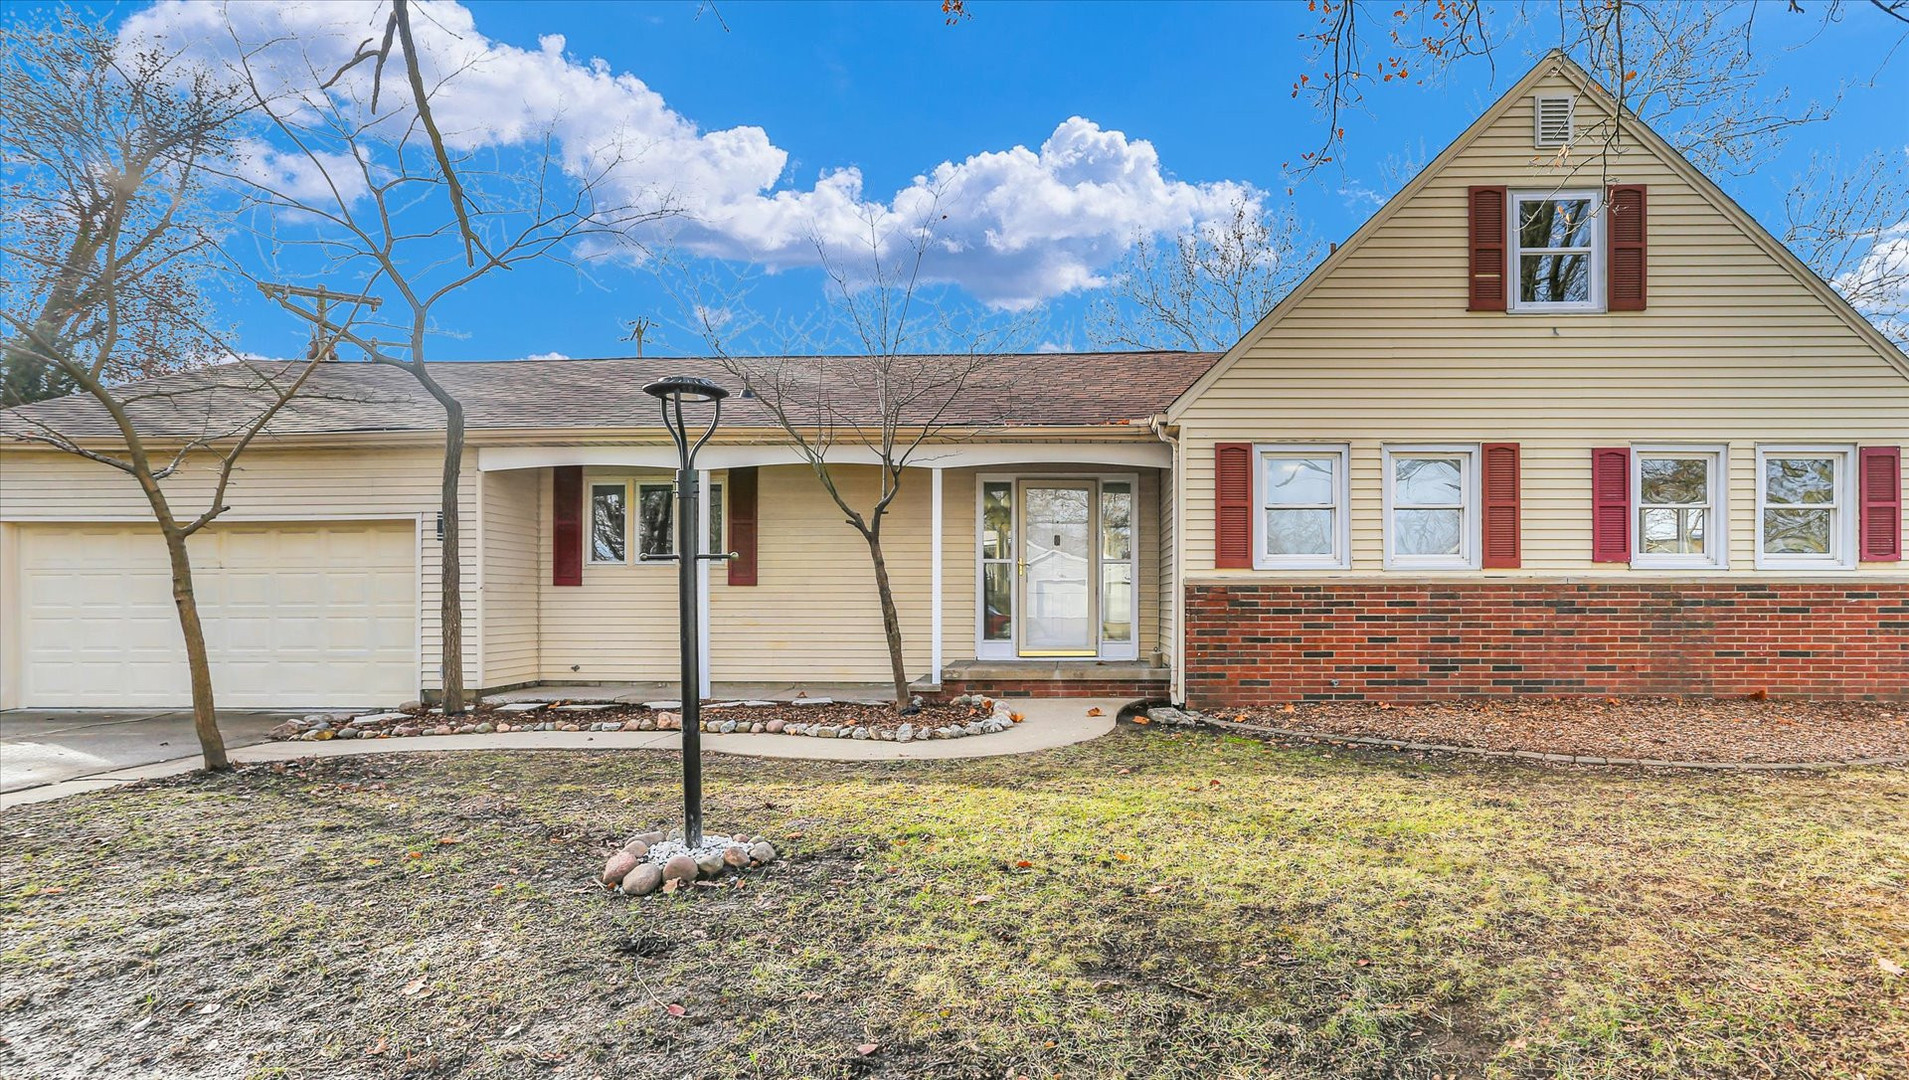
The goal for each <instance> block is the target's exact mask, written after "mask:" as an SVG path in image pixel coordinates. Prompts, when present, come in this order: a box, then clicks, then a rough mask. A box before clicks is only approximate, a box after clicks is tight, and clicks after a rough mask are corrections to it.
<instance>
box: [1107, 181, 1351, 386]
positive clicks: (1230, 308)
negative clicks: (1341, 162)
mask: <svg viewBox="0 0 1909 1080" xmlns="http://www.w3.org/2000/svg"><path fill="white" fill-rule="evenodd" d="M1318 258H1319V244H1318V243H1317V242H1316V241H1315V240H1313V239H1312V238H1311V237H1310V236H1309V235H1308V234H1307V233H1306V231H1305V229H1304V228H1303V227H1302V226H1301V225H1300V223H1299V220H1298V219H1297V218H1296V217H1295V216H1294V215H1293V213H1292V211H1291V210H1290V209H1287V210H1284V211H1282V212H1279V213H1276V214H1275V213H1270V212H1267V211H1265V210H1263V209H1262V208H1261V207H1260V206H1259V204H1258V203H1256V202H1247V201H1241V202H1239V203H1236V204H1235V205H1234V206H1233V213H1232V216H1230V217H1228V218H1225V219H1223V220H1220V221H1213V222H1203V223H1201V224H1198V225H1195V226H1193V227H1192V228H1191V229H1188V230H1187V231H1185V232H1183V233H1180V234H1179V235H1177V236H1173V237H1169V238H1167V239H1166V240H1164V241H1161V240H1156V239H1154V238H1152V237H1149V236H1145V235H1142V236H1138V237H1136V238H1135V239H1134V246H1133V249H1132V250H1131V251H1130V252H1129V253H1128V255H1127V257H1126V259H1125V261H1124V262H1123V263H1122V265H1121V266H1120V267H1119V269H1117V270H1116V271H1115V272H1114V275H1113V282H1112V285H1111V286H1110V287H1109V289H1108V290H1107V292H1106V293H1105V294H1103V295H1102V296H1101V297H1100V298H1098V299H1097V300H1096V301H1095V302H1094V304H1093V305H1092V307H1091V308H1090V309H1089V324H1088V325H1089V333H1090V335H1091V336H1092V337H1093V339H1094V340H1095V341H1096V342H1097V343H1099V344H1101V345H1104V346H1112V347H1118V348H1129V349H1158V348H1181V349H1192V350H1196V351H1197V350H1201V349H1224V348H1226V347H1227V346H1229V345H1231V344H1232V343H1233V342H1235V341H1238V340H1239V339H1240V338H1242V337H1244V336H1246V332H1247V331H1248V330H1250V329H1252V327H1253V324H1254V323H1257V322H1258V321H1259V320H1260V318H1261V317H1262V316H1264V315H1265V314H1266V313H1267V312H1269V311H1271V310H1272V309H1273V305H1275V304H1277V303H1279V301H1280V299H1281V298H1282V297H1284V296H1285V295H1286V294H1287V293H1288V292H1290V291H1292V287H1293V286H1294V285H1297V284H1298V283H1299V279H1300V278H1302V277H1304V276H1305V275H1306V272H1307V271H1308V270H1310V269H1312V266H1313V264H1314V263H1315V262H1317V261H1318Z"/></svg>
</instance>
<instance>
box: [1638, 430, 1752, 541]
mask: <svg viewBox="0 0 1909 1080" xmlns="http://www.w3.org/2000/svg"><path fill="white" fill-rule="evenodd" d="M1647 457H1648V458H1708V459H1710V470H1709V474H1708V477H1707V479H1708V482H1709V489H1710V490H1709V492H1708V495H1707V501H1708V504H1709V509H1710V520H1709V521H1708V522H1707V523H1706V526H1707V527H1706V529H1705V537H1704V547H1705V549H1706V550H1705V552H1704V554H1702V555H1677V554H1669V555H1667V554H1647V553H1646V552H1645V551H1644V531H1643V518H1644V459H1645V458H1647ZM1729 477H1730V448H1729V447H1727V446H1724V445H1721V444H1716V443H1712V444H1695V443H1638V444H1633V445H1632V446H1631V519H1630V531H1631V537H1630V539H1631V565H1632V566H1633V567H1636V568H1637V569H1639V570H1710V569H1717V570H1724V569H1728V568H1729V566H1730V524H1729V523H1730V508H1729V506H1728V505H1727V499H1728V497H1729V491H1730V484H1729Z"/></svg>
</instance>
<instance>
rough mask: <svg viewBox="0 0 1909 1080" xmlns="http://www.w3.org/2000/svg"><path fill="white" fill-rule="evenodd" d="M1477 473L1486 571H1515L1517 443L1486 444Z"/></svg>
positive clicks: (1516, 542)
mask: <svg viewBox="0 0 1909 1080" xmlns="http://www.w3.org/2000/svg"><path fill="white" fill-rule="evenodd" d="M1479 453H1480V455H1481V456H1482V458H1483V461H1482V463H1481V466H1480V469H1479V472H1480V473H1481V476H1480V479H1481V481H1482V484H1481V486H1482V487H1483V488H1484V498H1483V500H1482V510H1483V515H1484V530H1483V531H1484V541H1485V543H1484V558H1483V559H1482V560H1481V561H1482V563H1483V565H1484V566H1485V568H1486V569H1488V570H1492V569H1502V570H1515V569H1517V568H1518V565H1519V561H1520V552H1519V544H1518V541H1519V525H1518V444H1517V443H1486V444H1485V445H1484V446H1482V447H1480V448H1479Z"/></svg>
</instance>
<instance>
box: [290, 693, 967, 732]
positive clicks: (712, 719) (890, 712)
mask: <svg viewBox="0 0 1909 1080" xmlns="http://www.w3.org/2000/svg"><path fill="white" fill-rule="evenodd" d="M503 704H504V703H501V702H500V703H495V704H493V703H485V704H482V705H479V706H477V707H476V708H473V709H468V710H466V711H465V712H463V713H461V714H458V715H455V716H449V717H447V716H445V715H444V714H443V713H440V712H432V711H430V710H428V709H410V710H403V711H393V712H389V713H383V714H376V713H355V714H354V713H326V714H317V713H314V714H312V715H310V716H307V717H304V718H302V719H299V720H290V721H287V722H285V723H284V724H281V725H279V726H278V727H276V728H274V729H273V730H272V732H271V737H272V738H274V739H280V740H285V739H297V738H300V737H302V736H305V735H307V734H308V733H312V732H314V731H315V730H319V729H322V730H323V731H324V732H325V733H326V734H324V735H323V736H322V737H323V738H362V739H385V738H415V737H420V736H427V735H472V734H482V735H489V734H493V733H510V732H515V731H608V730H616V729H622V730H641V731H657V730H665V731H667V730H680V728H679V727H678V725H679V724H680V722H681V717H682V714H681V712H680V711H679V710H666V709H651V708H650V707H648V706H647V705H640V704H625V703H603V702H581V701H577V702H570V701H551V702H549V703H547V705H546V707H544V708H540V709H535V710H530V711H519V710H509V711H507V710H506V709H504V708H503V707H502V706H503ZM565 705H589V706H592V707H590V708H580V709H565V708H563V707H562V706H565ZM596 706H601V707H596ZM989 714H990V708H989V706H987V705H967V704H960V705H957V704H943V703H929V704H923V705H922V706H921V707H920V708H919V709H918V710H916V711H915V712H912V713H908V714H903V713H898V712H896V711H895V708H894V706H892V705H889V704H887V703H871V702H849V701H831V702H827V703H825V704H822V703H818V704H813V705H798V704H794V703H792V702H786V701H777V702H772V703H767V704H755V705H742V704H734V703H728V702H717V703H708V702H706V703H704V705H703V710H702V718H703V720H704V721H705V722H707V723H720V722H721V721H725V720H733V721H736V722H737V724H738V725H739V730H742V731H750V730H756V729H758V728H760V729H762V730H769V731H780V730H781V729H782V728H783V727H785V726H787V725H790V724H809V725H827V726H831V727H839V728H843V729H853V728H858V727H861V728H868V729H870V731H871V732H887V733H889V734H891V735H892V734H893V733H894V732H896V731H898V730H900V729H901V727H902V726H903V725H909V726H912V727H913V728H915V729H916V730H917V731H921V730H924V729H938V728H947V727H958V726H960V725H964V724H968V723H971V722H974V721H979V720H985V719H986V718H987V717H988V716H989ZM369 716H382V717H384V718H383V719H377V720H365V719H362V718H363V717H369ZM347 732H349V734H347ZM876 737H878V738H879V737H881V736H879V735H877V736H876Z"/></svg>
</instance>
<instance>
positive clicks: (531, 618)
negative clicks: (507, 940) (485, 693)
mask: <svg viewBox="0 0 1909 1080" xmlns="http://www.w3.org/2000/svg"><path fill="white" fill-rule="evenodd" d="M545 475H547V474H546V473H545V472H544V470H541V469H520V470H516V471H511V472H493V473H484V474H483V475H482V479H481V481H480V487H481V488H482V490H483V519H484V523H483V524H484V527H483V538H484V539H483V543H484V575H483V581H482V582H481V584H480V591H479V595H480V596H481V598H482V600H481V602H482V604H483V609H482V615H481V620H480V621H481V623H482V625H483V642H484V671H483V683H484V685H485V686H510V685H513V684H516V683H526V682H535V681H536V680H537V679H538V678H539V677H540V672H541V670H542V667H541V665H542V658H541V657H540V656H539V654H538V645H537V636H538V635H537V631H538V621H539V619H538V616H539V607H540V605H539V603H538V585H539V582H540V581H541V580H543V579H544V578H545V577H547V576H548V570H547V564H545V563H543V562H541V561H540V559H539V544H538V540H537V538H538V535H539V534H540V533H541V532H542V531H543V528H544V526H543V523H542V521H541V520H540V519H539V517H538V510H539V508H540V506H541V505H542V503H541V499H542V486H543V485H542V481H543V477H544V476H545Z"/></svg>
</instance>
